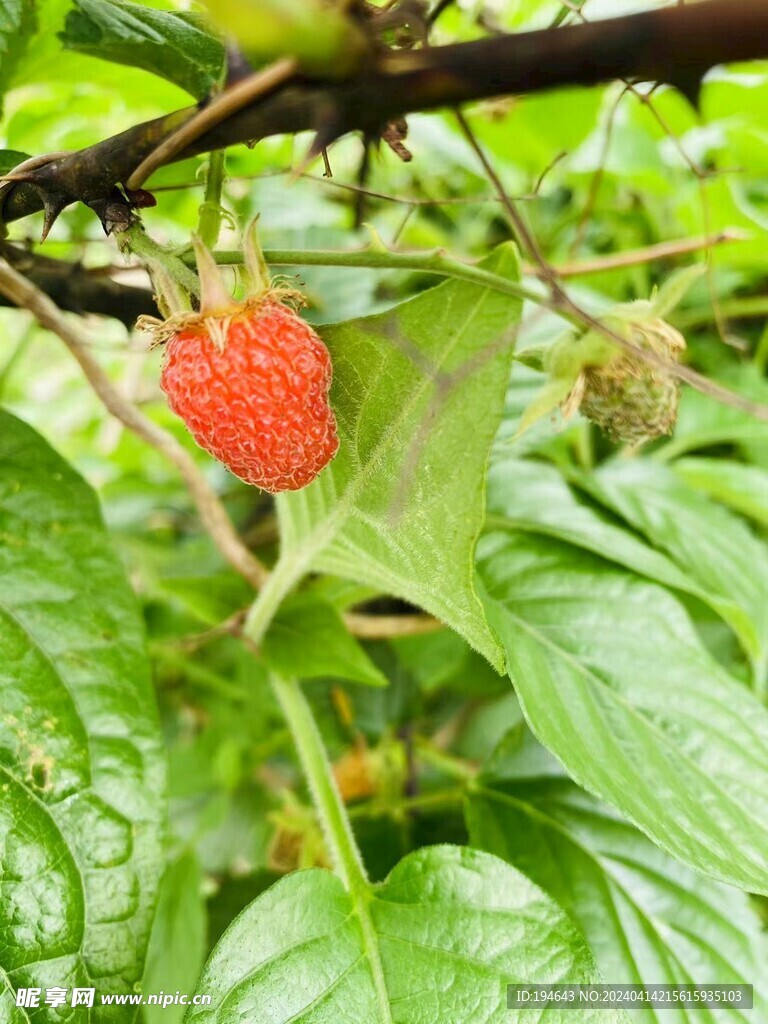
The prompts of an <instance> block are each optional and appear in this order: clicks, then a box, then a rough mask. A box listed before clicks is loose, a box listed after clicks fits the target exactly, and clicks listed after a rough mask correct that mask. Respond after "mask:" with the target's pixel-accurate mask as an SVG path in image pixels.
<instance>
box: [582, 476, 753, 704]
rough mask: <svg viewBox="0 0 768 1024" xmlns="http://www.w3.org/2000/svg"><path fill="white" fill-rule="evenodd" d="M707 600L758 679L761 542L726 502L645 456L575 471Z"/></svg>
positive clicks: (587, 487)
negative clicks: (706, 595) (593, 470)
mask: <svg viewBox="0 0 768 1024" xmlns="http://www.w3.org/2000/svg"><path fill="white" fill-rule="evenodd" d="M575 479H576V482H577V483H578V484H579V486H581V487H583V488H584V489H585V490H586V491H587V492H588V493H589V494H590V495H591V496H592V497H593V498H595V499H596V500H597V501H600V502H601V503H602V504H603V505H605V506H606V507H607V508H609V509H610V510H611V511H612V512H614V513H615V514H617V515H619V516H621V517H622V518H623V519H625V520H626V521H627V522H628V523H629V524H630V526H632V527H633V528H634V529H636V530H638V531H639V532H640V533H641V534H643V536H645V537H647V538H648V540H650V541H651V543H653V544H654V545H655V546H656V547H658V548H660V549H661V550H662V551H666V552H667V554H668V555H669V556H670V557H671V558H673V559H674V560H675V561H676V562H677V564H678V565H679V566H680V567H681V569H682V570H683V571H684V572H685V573H686V574H687V575H688V576H690V577H691V579H693V580H695V581H696V582H697V583H699V584H700V585H701V587H702V588H703V589H704V590H706V591H707V592H708V593H709V594H710V595H712V597H713V598H714V599H715V600H710V602H709V603H710V604H712V606H713V607H714V608H715V609H716V610H717V611H718V613H719V614H720V615H722V617H723V619H724V620H725V621H726V622H727V623H728V625H729V626H730V627H731V628H732V629H733V631H734V632H735V633H736V635H737V636H738V638H739V640H740V642H741V644H742V647H743V648H744V650H745V651H746V653H747V654H748V655H749V657H750V659H751V661H752V664H753V667H754V673H755V678H756V681H757V683H758V684H761V683H762V681H763V680H764V679H765V676H766V672H768V549H766V546H765V544H764V543H763V542H762V541H760V540H759V539H758V538H757V537H755V535H754V534H753V533H751V531H750V529H749V527H748V526H747V524H746V523H744V522H743V521H742V520H741V519H739V518H738V517H737V516H734V515H732V514H731V513H730V512H729V511H728V510H727V509H724V508H721V507H720V506H718V505H716V504H714V502H711V501H708V500H707V499H706V498H703V497H702V496H701V495H700V494H697V493H696V492H695V491H693V490H692V489H690V488H689V487H687V486H686V484H685V483H684V482H683V481H682V480H681V479H680V478H679V477H678V476H676V475H675V473H674V472H673V471H672V470H671V469H670V468H669V467H668V466H664V465H660V464H659V463H657V462H654V461H653V460H651V459H628V460H621V461H619V460H616V461H614V462H612V463H609V464H607V465H605V466H604V467H602V468H601V469H600V470H598V471H597V472H596V473H591V474H579V475H578V477H576V478H575Z"/></svg>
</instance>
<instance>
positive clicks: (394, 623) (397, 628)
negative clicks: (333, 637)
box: [344, 612, 443, 640]
mask: <svg viewBox="0 0 768 1024" xmlns="http://www.w3.org/2000/svg"><path fill="white" fill-rule="evenodd" d="M344 623H345V625H346V627H347V629H348V630H349V632H350V633H352V634H353V636H356V637H358V638H359V639H360V640H394V639H395V638H396V637H401V636H420V635H421V634H423V633H435V632H437V630H439V629H443V624H442V622H439V621H438V620H437V619H433V618H432V616H431V615H364V614H363V613H361V612H346V613H345V614H344Z"/></svg>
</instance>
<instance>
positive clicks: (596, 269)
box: [523, 229, 750, 277]
mask: <svg viewBox="0 0 768 1024" xmlns="http://www.w3.org/2000/svg"><path fill="white" fill-rule="evenodd" d="M749 237H750V236H749V234H748V233H747V232H745V231H739V230H729V229H726V230H725V231H720V232H718V233H717V234H714V235H706V236H704V237H703V238H682V239H680V240H674V241H669V242H659V243H658V244H656V245H648V246H645V247H643V248H642V249H625V250H624V252H617V253H612V254H611V255H610V256H596V257H595V258H594V259H591V260H575V261H574V262H573V263H554V264H552V266H553V268H554V270H555V271H556V272H557V275H558V277H584V276H585V275H586V274H599V273H603V272H605V271H607V270H625V269H626V268H627V267H636V266H639V265H640V264H643V263H655V262H656V260H666V259H673V258H674V257H677V256H689V255H690V254H691V253H694V252H699V251H700V250H702V249H709V248H711V247H712V246H715V245H726V244H728V243H729V242H745V241H747V240H748V238H749ZM539 272H540V271H539V268H538V267H536V266H531V265H527V264H525V265H523V273H525V274H534V275H537V274H538V273H539Z"/></svg>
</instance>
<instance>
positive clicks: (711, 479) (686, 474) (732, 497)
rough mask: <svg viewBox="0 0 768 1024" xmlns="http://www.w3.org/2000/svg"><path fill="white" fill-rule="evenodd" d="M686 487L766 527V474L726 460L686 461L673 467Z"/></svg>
mask: <svg viewBox="0 0 768 1024" xmlns="http://www.w3.org/2000/svg"><path fill="white" fill-rule="evenodd" d="M672 468H673V469H674V471H675V472H676V473H677V474H678V476H681V477H682V478H683V480H684V481H685V482H686V484H687V485H688V486H689V487H692V488H693V489H694V490H696V491H702V492H703V493H704V494H706V495H708V496H709V497H710V498H714V499H715V501H720V502H722V503H723V504H724V505H729V506H730V507H731V508H732V509H734V511H736V512H740V513H741V514H742V515H743V516H749V517H750V518H751V519H754V520H755V522H756V523H759V524H760V525H761V526H768V471H766V470H764V469H761V468H760V467H759V466H746V465H744V464H743V463H741V462H731V461H730V460H729V459H705V458H689V459H678V460H677V461H676V462H675V463H673V467H672Z"/></svg>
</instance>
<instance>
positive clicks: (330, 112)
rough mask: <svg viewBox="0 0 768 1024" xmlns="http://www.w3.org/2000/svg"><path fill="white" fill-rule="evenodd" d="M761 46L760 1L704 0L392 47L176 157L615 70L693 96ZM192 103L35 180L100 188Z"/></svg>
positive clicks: (78, 194)
mask: <svg viewBox="0 0 768 1024" xmlns="http://www.w3.org/2000/svg"><path fill="white" fill-rule="evenodd" d="M766 55H768V4H766V3H765V2H764V0H703V2H701V3H696V4H693V5H686V6H676V7H670V8H666V9H663V10H659V11H649V12H645V13H642V14H634V15H629V16H627V17H621V18H611V19H606V20H604V21H597V22H591V23H589V24H580V25H571V26H568V27H566V28H558V29H554V30H543V31H538V32H525V33H520V34H517V35H502V36H496V37H494V38H491V39H481V40H477V41H474V42H469V43H457V44H454V45H451V46H440V47H434V48H425V49H422V50H408V51H398V52H391V53H387V54H384V55H382V56H381V57H380V58H379V59H378V61H376V62H374V63H372V64H371V65H370V66H369V67H366V68H365V69H364V70H363V72H362V73H360V74H358V75H356V76H354V77H352V78H350V79H347V80H346V81H344V82H341V83H328V82H318V81H312V80H309V79H305V80H304V81H303V82H299V83H297V84H292V85H291V86H290V87H288V88H286V89H284V90H282V91H280V92H278V93H277V94H275V95H272V96H270V97H269V98H268V99H266V100H265V101H263V102H261V103H257V104H255V105H253V106H250V107H248V108H246V109H245V110H242V111H240V112H239V113H236V114H234V115H233V116H232V117H229V118H227V119H226V120H225V121H223V122H221V123H220V124H218V125H216V126H215V127H214V128H213V129H211V130H210V131H207V132H206V133H205V134H204V135H202V136H201V137H200V138H198V139H196V140H195V141H194V142H193V143H192V145H190V146H189V147H187V148H186V149H185V150H183V151H182V152H180V153H176V154H175V155H174V156H173V160H174V161H175V160H181V159H185V158H187V157H189V156H193V155H196V154H198V153H203V152H208V151H209V150H211V149H220V148H222V147H224V146H228V145H233V144H235V143H240V142H253V141H256V140H258V139H262V138H265V137H266V136H269V135H278V134H291V133H295V132H299V131H304V130H306V129H320V128H322V129H323V138H324V140H325V139H328V141H331V139H332V138H336V137H338V136H340V135H343V134H345V133H346V132H349V131H353V130H355V129H361V130H363V131H366V132H375V131H376V130H377V129H378V128H380V126H381V125H382V124H385V123H386V122H387V121H389V120H392V119H393V118H396V117H399V116H402V115H403V114H407V113H410V112H413V111H416V110H433V109H435V108H438V107H443V106H455V105H457V104H461V103H466V102H468V101H471V100H479V99H486V98H490V97H494V96H503V95H509V94H513V93H531V92H537V91H541V90H545V89H551V88H554V87H557V86H564V85H594V84H597V83H599V82H604V81H610V80H612V79H615V78H623V79H635V80H643V81H657V82H667V83H669V84H672V85H675V86H677V87H678V88H680V89H682V90H683V91H684V92H685V93H686V95H688V96H690V97H695V95H696V93H697V91H698V87H699V83H700V81H701V77H702V75H703V74H704V73H705V72H706V71H707V70H708V69H709V68H711V67H713V66H714V65H716V64H722V63H726V62H729V61H742V60H751V59H755V58H758V57H762V56H766ZM193 112H194V108H187V109H185V110H180V111H176V112H175V113H173V114H168V115H166V116H165V117H160V118H156V119H155V120H153V121H147V122H145V123H143V124H139V125H136V126H134V127H133V128H129V129H128V130H127V131H125V132H122V133H121V134H120V135H116V136H114V137H112V138H110V139H106V140H104V141H103V142H100V143H97V144H96V145H95V146H91V147H89V148H88V149H84V150H80V151H79V152H77V153H73V154H71V155H69V156H65V157H62V158H60V159H57V160H55V161H53V162H52V163H50V164H48V165H47V166H45V167H43V168H41V169H40V170H39V172H37V173H36V175H35V181H36V184H37V185H38V186H40V187H41V188H42V189H43V190H46V189H47V190H50V191H51V192H52V193H53V192H56V193H58V196H59V197H60V198H63V199H64V200H66V201H67V202H74V201H75V200H77V199H81V200H84V201H86V202H88V201H89V200H93V199H99V198H103V197H104V196H105V195H106V194H107V193H108V192H109V190H110V189H111V188H112V187H113V186H114V185H115V184H116V183H122V182H126V181H128V179H129V178H130V176H131V174H132V172H133V171H134V170H135V169H136V168H137V167H138V166H139V164H140V163H142V161H144V160H145V159H146V158H147V156H148V155H149V154H150V153H151V152H152V151H153V150H154V149H156V148H157V146H158V145H159V144H160V143H161V142H162V141H163V140H164V139H165V138H166V137H168V136H169V135H170V134H172V133H173V132H175V131H176V130H177V129H178V128H179V126H180V125H182V124H183V123H184V122H185V121H187V120H189V118H190V117H191V116H192V114H193ZM40 209H42V200H41V196H40V192H39V190H38V189H37V188H35V187H34V186H33V185H31V184H29V183H20V184H19V185H17V186H16V187H15V188H14V189H13V191H12V192H11V193H10V195H9V196H8V197H7V199H6V201H5V204H4V210H3V215H4V218H5V220H6V221H12V220H17V219H18V218H20V217H25V216H27V215H29V214H31V213H35V212H36V211H38V210H40Z"/></svg>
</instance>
